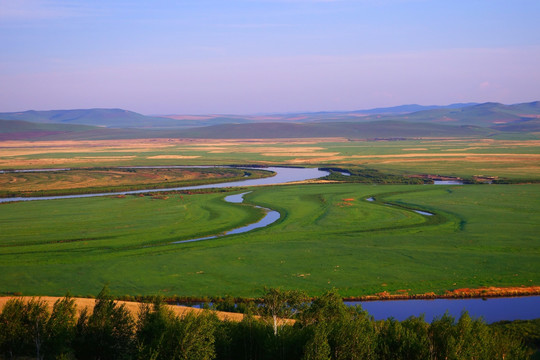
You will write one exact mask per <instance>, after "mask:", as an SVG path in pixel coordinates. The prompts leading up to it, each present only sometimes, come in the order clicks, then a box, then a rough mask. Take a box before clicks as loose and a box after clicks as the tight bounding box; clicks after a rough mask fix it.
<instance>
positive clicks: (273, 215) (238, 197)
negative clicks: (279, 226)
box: [171, 191, 281, 244]
mask: <svg viewBox="0 0 540 360" xmlns="http://www.w3.org/2000/svg"><path fill="white" fill-rule="evenodd" d="M250 192H251V191H248V192H245V193H241V194H235V195H229V196H226V197H225V201H226V202H229V203H234V204H241V203H243V202H244V195H246V194H249V193H250ZM252 206H253V207H255V208H257V209H263V210H264V211H265V213H266V214H265V215H264V217H263V218H262V219H261V220H259V221H257V222H255V223H252V224H249V225H245V226H242V227H239V228H236V229H233V230H229V231H226V232H224V233H221V234H219V235H212V236H206V237H202V238H196V239H190V240H181V241H174V242H172V243H171V244H183V243H188V242H194V241H201V240H210V239H216V238H219V237H223V236H226V235H234V234H242V233H245V232H248V231H251V230H255V229H258V228H262V227H265V226H268V225H270V224H272V223H274V222H276V221H277V220H278V219H279V218H280V217H281V214H280V213H279V212H277V211H275V210H272V209H268V208H265V207H262V206H257V205H252Z"/></svg>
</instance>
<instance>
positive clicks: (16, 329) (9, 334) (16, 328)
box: [0, 298, 28, 359]
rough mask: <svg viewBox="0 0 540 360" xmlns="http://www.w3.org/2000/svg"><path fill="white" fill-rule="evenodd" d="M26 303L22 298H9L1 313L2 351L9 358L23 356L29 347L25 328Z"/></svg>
mask: <svg viewBox="0 0 540 360" xmlns="http://www.w3.org/2000/svg"><path fill="white" fill-rule="evenodd" d="M24 316H25V304H24V302H23V301H22V300H21V299H17V298H13V299H9V300H8V301H7V302H6V304H5V305H4V309H3V311H2V314H0V351H1V354H3V356H4V357H5V358H7V359H13V358H14V357H17V356H21V355H23V354H24V353H25V350H26V349H27V347H28V337H27V336H26V329H25V326H26V325H25V320H24Z"/></svg>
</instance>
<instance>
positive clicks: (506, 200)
mask: <svg viewBox="0 0 540 360" xmlns="http://www.w3.org/2000/svg"><path fill="white" fill-rule="evenodd" d="M250 190H252V192H251V193H249V194H248V195H246V196H245V198H246V202H247V203H249V204H255V205H261V206H265V207H269V208H272V209H275V210H278V211H279V212H280V213H281V214H282V216H281V218H280V220H279V221H278V222H276V223H274V224H272V225H271V226H269V227H267V228H262V229H258V230H255V231H253V232H249V233H245V234H239V235H229V236H225V237H222V238H218V239H213V240H206V241H200V242H192V243H184V244H171V242H173V241H178V240H185V239H192V238H199V237H204V236H209V235H214V234H220V233H222V232H224V231H226V230H229V229H231V228H235V227H239V226H242V225H244V224H248V223H252V222H254V221H256V220H257V219H259V218H261V217H262V216H263V214H262V212H261V210H259V209H255V208H253V207H251V206H249V204H230V203H226V202H225V201H224V200H223V198H224V197H225V196H226V195H228V194H230V193H234V192H239V191H234V192H230V193H223V192H215V193H206V194H192V195H187V194H174V195H172V194H169V195H167V196H161V197H156V196H144V197H141V196H126V197H125V198H116V197H99V198H86V199H66V200H53V201H34V202H18V203H6V204H1V205H0V226H1V229H2V231H1V233H0V292H3V293H9V292H22V293H23V294H26V295H63V294H65V293H66V292H67V291H69V292H70V293H71V294H73V295H88V294H95V293H97V292H99V290H100V289H101V288H102V286H103V285H104V284H105V283H108V284H109V285H110V287H111V289H112V291H113V292H114V293H115V294H116V295H148V294H163V295H166V296H167V295H179V296H220V295H233V296H246V297H252V296H259V295H261V294H262V292H263V289H264V287H265V286H269V287H281V288H284V289H302V290H306V291H307V292H308V293H309V294H312V295H319V294H321V293H322V292H323V291H325V290H327V289H332V288H336V289H338V290H339V292H340V294H341V295H342V296H360V295H367V294H374V293H378V292H382V291H388V292H397V291H398V290H406V291H408V292H409V293H423V292H429V291H435V292H437V293H442V292H444V291H445V290H451V289H455V288H465V287H471V288H472V287H480V286H489V285H493V286H510V285H513V286H520V285H538V284H539V283H540V261H539V259H540V238H539V237H538V233H539V230H540V226H539V224H540V186H539V185H468V186H433V185H418V186H416V185H414V186H413V185H385V186H375V185H361V184H339V183H336V184H312V185H286V186H271V187H257V188H252V189H250ZM242 191H245V190H242ZM369 197H374V198H375V200H376V201H374V202H369V201H366V199H367V198H369ZM413 209H417V210H423V211H427V212H430V213H433V214H434V215H433V216H425V215H421V214H418V213H415V212H414V211H413Z"/></svg>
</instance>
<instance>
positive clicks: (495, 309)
mask: <svg viewBox="0 0 540 360" xmlns="http://www.w3.org/2000/svg"><path fill="white" fill-rule="evenodd" d="M346 304H347V305H361V306H362V308H363V309H364V310H367V312H369V313H370V314H371V315H372V316H373V317H374V318H375V319H376V320H384V319H386V318H389V317H393V318H395V319H397V320H405V319H406V318H408V317H409V316H420V315H422V314H423V315H424V316H425V319H426V321H427V322H431V321H433V319H434V318H436V317H438V316H441V315H443V314H444V313H445V312H448V313H449V314H450V315H452V316H453V317H454V318H456V319H457V318H459V316H460V315H461V312H462V311H468V312H469V315H471V316H472V317H475V318H478V317H482V318H483V319H484V320H485V321H486V322H488V323H493V322H496V321H501V320H530V319H538V318H540V296H523V297H510V298H487V299H433V300H383V301H363V302H360V301H354V302H346Z"/></svg>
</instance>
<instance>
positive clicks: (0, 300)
mask: <svg viewBox="0 0 540 360" xmlns="http://www.w3.org/2000/svg"><path fill="white" fill-rule="evenodd" d="M12 298H19V299H22V300H23V301H25V302H26V301H29V300H30V299H32V297H30V296H21V297H13V296H4V297H0V310H1V309H3V308H4V305H5V304H6V302H7V301H8V300H9V299H12ZM35 299H39V300H42V301H44V302H45V303H46V304H47V306H48V307H49V310H52V307H53V305H54V303H55V302H56V301H57V300H60V299H62V298H61V297H55V296H42V297H35ZM73 299H74V300H75V304H76V305H77V311H78V313H79V314H80V312H81V311H82V309H84V308H87V309H88V310H89V311H91V310H92V309H93V308H94V305H95V302H96V300H95V299H85V298H73ZM117 303H118V304H124V305H125V307H126V309H127V310H129V312H130V313H131V314H132V315H133V316H134V317H137V315H138V313H139V308H140V306H141V303H138V302H133V301H117ZM165 306H167V307H168V308H169V309H171V310H172V311H173V312H174V313H175V314H176V315H177V316H185V315H186V314H188V313H195V314H200V313H201V312H203V311H204V310H203V309H197V308H192V307H189V306H177V305H165ZM214 312H215V314H216V315H217V317H218V318H219V319H220V320H228V321H235V322H240V321H242V319H243V318H244V315H243V314H238V313H229V312H225V311H214Z"/></svg>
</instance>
